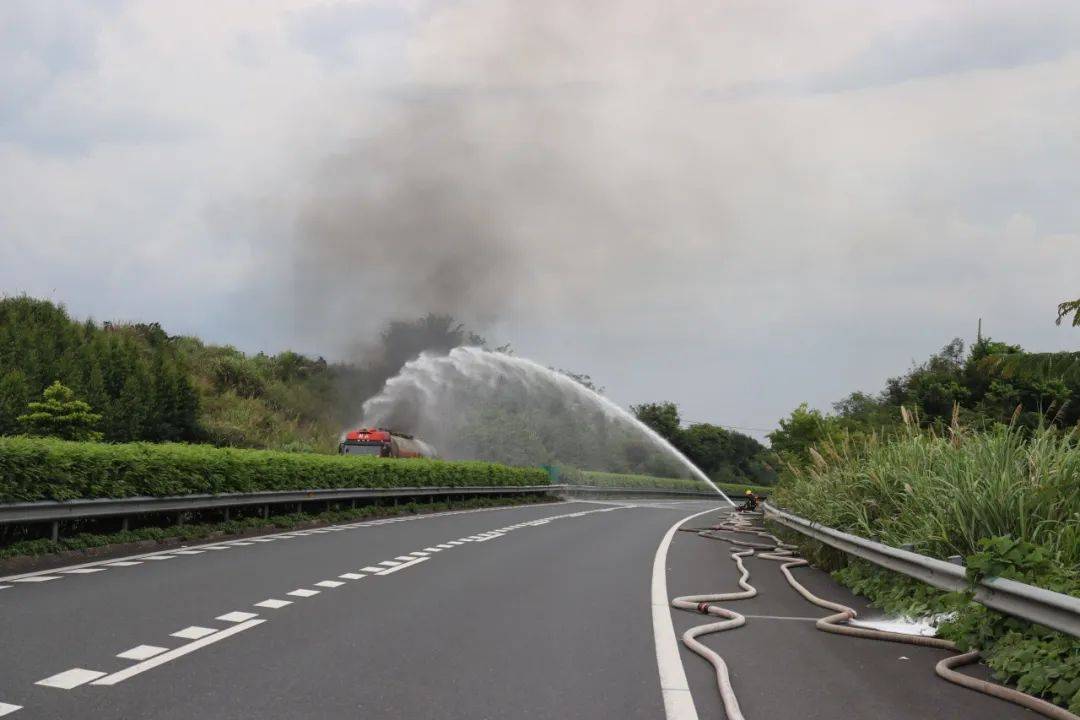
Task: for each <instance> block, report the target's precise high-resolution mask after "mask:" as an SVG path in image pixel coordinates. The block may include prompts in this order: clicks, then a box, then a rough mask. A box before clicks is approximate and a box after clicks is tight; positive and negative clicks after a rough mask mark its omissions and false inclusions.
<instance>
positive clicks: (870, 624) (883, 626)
mask: <svg viewBox="0 0 1080 720" xmlns="http://www.w3.org/2000/svg"><path fill="white" fill-rule="evenodd" d="M941 619H942V618H937V617H925V618H905V617H896V618H891V617H878V618H854V619H852V620H848V621H847V624H848V625H852V626H854V627H861V628H868V629H870V630H883V631H885V632H893V633H905V634H907V635H922V636H924V637H934V636H935V635H937V628H936V627H935V626H934V623H935V622H936V621H938V620H941Z"/></svg>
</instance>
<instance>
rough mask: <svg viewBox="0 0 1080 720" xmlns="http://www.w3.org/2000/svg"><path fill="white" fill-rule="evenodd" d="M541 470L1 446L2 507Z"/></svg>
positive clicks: (171, 449)
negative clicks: (34, 503) (22, 503)
mask: <svg viewBox="0 0 1080 720" xmlns="http://www.w3.org/2000/svg"><path fill="white" fill-rule="evenodd" d="M547 483H548V476H547V473H546V472H545V471H544V470H542V469H540V468H522V467H509V466H506V465H497V464H494V463H484V462H475V461H459V462H446V461H435V460H424V459H408V460H394V459H384V458H376V457H355V456H343V455H316V454H312V453H287V452H276V451H272V450H238V449H233V448H215V447H212V446H208V445H187V444H180V443H126V444H108V443H95V442H73V441H67V440H56V439H52V438H25V437H10V438H0V502H25V501H32V500H71V499H74V498H104V497H112V498H122V497H132V496H154V495H156V496H163V495H188V494H194V493H236V492H259V491H265V490H306V489H315V488H352V487H461V486H466V485H546V484H547Z"/></svg>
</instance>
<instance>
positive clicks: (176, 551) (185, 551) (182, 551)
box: [172, 550, 203, 555]
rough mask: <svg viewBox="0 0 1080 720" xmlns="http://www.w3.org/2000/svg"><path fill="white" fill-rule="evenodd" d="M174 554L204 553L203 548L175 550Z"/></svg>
mask: <svg viewBox="0 0 1080 720" xmlns="http://www.w3.org/2000/svg"><path fill="white" fill-rule="evenodd" d="M172 554H173V555H202V554H203V551H202V550H173V551H172Z"/></svg>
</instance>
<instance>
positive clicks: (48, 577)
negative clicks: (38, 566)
mask: <svg viewBox="0 0 1080 720" xmlns="http://www.w3.org/2000/svg"><path fill="white" fill-rule="evenodd" d="M59 579H60V576H59V575H34V576H33V577H25V578H17V579H15V580H12V581H11V582H17V583H43V582H49V581H50V580H59Z"/></svg>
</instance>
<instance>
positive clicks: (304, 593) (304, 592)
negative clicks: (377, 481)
mask: <svg viewBox="0 0 1080 720" xmlns="http://www.w3.org/2000/svg"><path fill="white" fill-rule="evenodd" d="M320 592H322V591H321V590H308V589H307V588H297V589H296V590H293V591H292V592H287V593H285V594H286V595H292V596H293V597H302V598H308V597H312V596H313V595H318V594H319V593H320Z"/></svg>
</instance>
